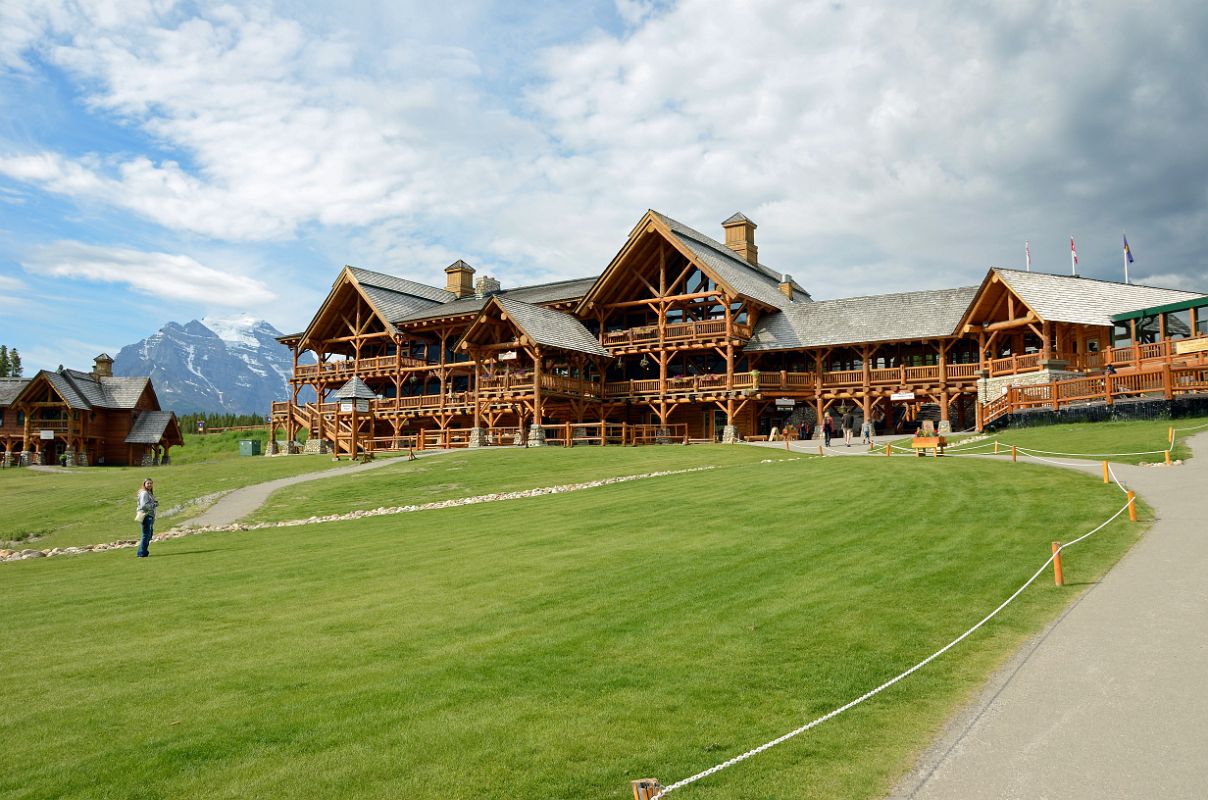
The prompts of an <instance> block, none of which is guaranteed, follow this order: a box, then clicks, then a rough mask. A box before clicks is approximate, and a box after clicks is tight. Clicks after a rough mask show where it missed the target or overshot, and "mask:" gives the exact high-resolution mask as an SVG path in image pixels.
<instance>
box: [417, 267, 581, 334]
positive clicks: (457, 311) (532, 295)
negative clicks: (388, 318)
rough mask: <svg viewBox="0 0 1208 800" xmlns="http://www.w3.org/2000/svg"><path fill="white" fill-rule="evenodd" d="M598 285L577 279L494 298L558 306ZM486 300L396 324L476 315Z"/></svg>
mask: <svg viewBox="0 0 1208 800" xmlns="http://www.w3.org/2000/svg"><path fill="white" fill-rule="evenodd" d="M595 282H596V279H595V278H594V277H593V278H575V279H573V280H568V281H554V282H552V283H539V284H534V285H533V286H518V287H517V288H515V289H508V290H506V291H502V292H496V293H495V294H494V295H492V296H493V297H507V298H509V299H512V300H520V301H521V302H524V303H531V304H533V305H538V304H541V303H555V302H559V301H567V302H568V301H573V300H578V299H580V298H582V297H583V295H585V294H587V290H588V289H590V288H591V286H592V284H594V283H595ZM488 299H490V298H487V297H475V296H473V295H471V296H469V297H463V298H461V299H459V300H453V301H451V302H448V303H444V304H443V305H439V306H433V307H431V308H426V309H424V310H422V311H416V312H415V313H413V314H408V315H407V316H405V317H401V318H399V319H396V320H395V322H396V323H399V324H402V323H406V322H418V321H420V320H424V319H435V318H438V317H454V316H460V315H462V314H475V313H477V312H479V311H481V310H482V309H483V307H484V306H486V304H487V300H488Z"/></svg>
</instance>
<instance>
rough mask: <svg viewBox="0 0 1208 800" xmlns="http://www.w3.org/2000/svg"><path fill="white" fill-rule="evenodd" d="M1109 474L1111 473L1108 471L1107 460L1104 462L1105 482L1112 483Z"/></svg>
mask: <svg viewBox="0 0 1208 800" xmlns="http://www.w3.org/2000/svg"><path fill="white" fill-rule="evenodd" d="M1108 475H1109V473H1108V471H1107V462H1106V461H1104V462H1103V482H1104V483H1111V481H1110V480H1108Z"/></svg>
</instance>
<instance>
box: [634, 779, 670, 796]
mask: <svg viewBox="0 0 1208 800" xmlns="http://www.w3.org/2000/svg"><path fill="white" fill-rule="evenodd" d="M629 785H630V786H632V787H633V800H650V798H652V797H654V796H655V795H656V794H658V793H659V792H661V791H662V790H663V784H661V783H659V781H658V778H641V779H639V780H636V781H630V782H629Z"/></svg>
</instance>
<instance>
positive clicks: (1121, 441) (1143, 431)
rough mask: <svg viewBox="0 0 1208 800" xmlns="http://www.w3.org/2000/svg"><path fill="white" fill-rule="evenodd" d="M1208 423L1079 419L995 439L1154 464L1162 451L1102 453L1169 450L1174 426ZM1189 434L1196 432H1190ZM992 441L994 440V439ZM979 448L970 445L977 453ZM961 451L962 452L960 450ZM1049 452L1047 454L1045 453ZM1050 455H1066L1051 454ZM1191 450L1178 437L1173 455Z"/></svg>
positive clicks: (1008, 431) (1205, 419)
mask: <svg viewBox="0 0 1208 800" xmlns="http://www.w3.org/2000/svg"><path fill="white" fill-rule="evenodd" d="M1206 423H1208V417H1201V418H1198V419H1180V420H1163V419H1159V420H1138V421H1128V422H1079V423H1071V424H1067V425H1045V426H1041V427H1037V428H1007V429H1006V430H1002V431H998V432H997V433H996V434H995V436H994V437H993V438H994V439H997V440H998V441H999V442H1001V443H1002V444H1004V445H1007V446H1010V445H1012V444H1014V445H1017V446H1019V447H1025V448H1034V449H1037V450H1053V451H1059V452H1062V453H1071V454H1074V453H1078V454H1089V455H1084V456H1083V455H1080V456H1075V457H1079V458H1090V459H1094V460H1105V459H1106V460H1108V461H1115V462H1119V463H1122V464H1137V463H1139V462H1141V461H1148V462H1150V463H1154V462H1160V461H1162V460H1163V456H1162V453H1161V452H1157V453H1150V454H1147V455H1114V456H1111V457H1106V456H1102V455H1097V454H1100V453H1141V452H1144V451H1147V450H1157V451H1161V450H1165V449H1166V447H1167V441H1168V440H1167V435H1168V433H1167V432H1168V431H1169V429H1170V428H1171V427H1174V428H1192V427H1195V426H1197V425H1204V424H1206ZM1201 430H1205V429H1203V428H1202V429H1201ZM1188 435H1189V436H1190V435H1194V434H1193V432H1189V433H1188ZM988 441H993V439H990V440H988ZM975 449H976V448H972V447H971V448H970V452H973V451H974V450H975ZM958 452H959V451H958ZM1041 455H1045V454H1043V453H1042V454H1041ZM1045 457H1046V458H1057V459H1061V458H1066V456H1048V455H1045ZM1190 457H1191V450H1190V449H1189V448H1188V447H1187V446H1186V445H1185V444H1184V443H1183V441H1182V440H1181V439H1180V438H1178V437H1177V436H1176V438H1175V444H1174V451H1173V452H1172V453H1171V458H1190Z"/></svg>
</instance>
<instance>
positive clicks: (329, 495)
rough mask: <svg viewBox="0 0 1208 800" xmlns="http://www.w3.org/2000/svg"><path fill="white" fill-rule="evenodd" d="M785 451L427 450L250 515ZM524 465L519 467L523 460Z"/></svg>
mask: <svg viewBox="0 0 1208 800" xmlns="http://www.w3.org/2000/svg"><path fill="white" fill-rule="evenodd" d="M788 456H790V454H788V453H785V452H784V451H777V450H769V449H767V448H762V447H733V446H731V445H698V446H691V447H683V446H680V445H665V446H661V447H637V448H630V447H575V448H571V449H570V450H565V449H563V448H561V447H545V448H535V449H530V450H528V451H525V455H524V458H523V460H522V461H518V459H517V456H516V451H515V450H514V449H512V448H501V449H492V450H483V451H475V452H460V453H451V454H448V455H442V456H439V457H436V458H432V457H428V458H421V459H419V460H417V461H412V462H407V463H405V464H403V463H400V464H399V465H398V466H395V467H387V468H385V469H382V470H376V471H373V472H369V473H366V474H364V475H358V476H357V477H356V479H355V480H351V481H345V480H339V481H320V482H317V483H304V484H298V485H297V486H289V487H286V488H284V489H280V490H278V491H276V492H274V493H273V494H272V496H271V497H269V500H268V502H267V503H265V505H264V506H262V507H261V509H260V510H259V511H258V512H256V513H255V514H253V515H252V516H251V517H249V518H248V520H249V521H253V522H276V521H279V520H285V519H298V518H300V517H309V516H312V515H315V516H322V515H324V514H341V513H345V512H348V511H353V510H356V509H365V508H379V507H381V506H400V505H409V504H412V503H431V502H435V501H438V500H446V499H449V498H454V497H471V496H474V495H481V494H488V493H490V492H507V491H515V490H518V489H532V488H535V487H538V486H557V485H560V484H565V483H577V482H581V481H590V480H596V479H599V478H607V477H610V476H614V475H630V474H639V473H644V472H655V471H659V470H674V469H683V468H686V467H696V466H701V465H706V464H713V465H719V466H721V465H727V464H750V463H752V462H758V461H761V460H764V459H769V458H784V457H788ZM521 465H522V466H523V468H522V469H517V467H518V466H521Z"/></svg>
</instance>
